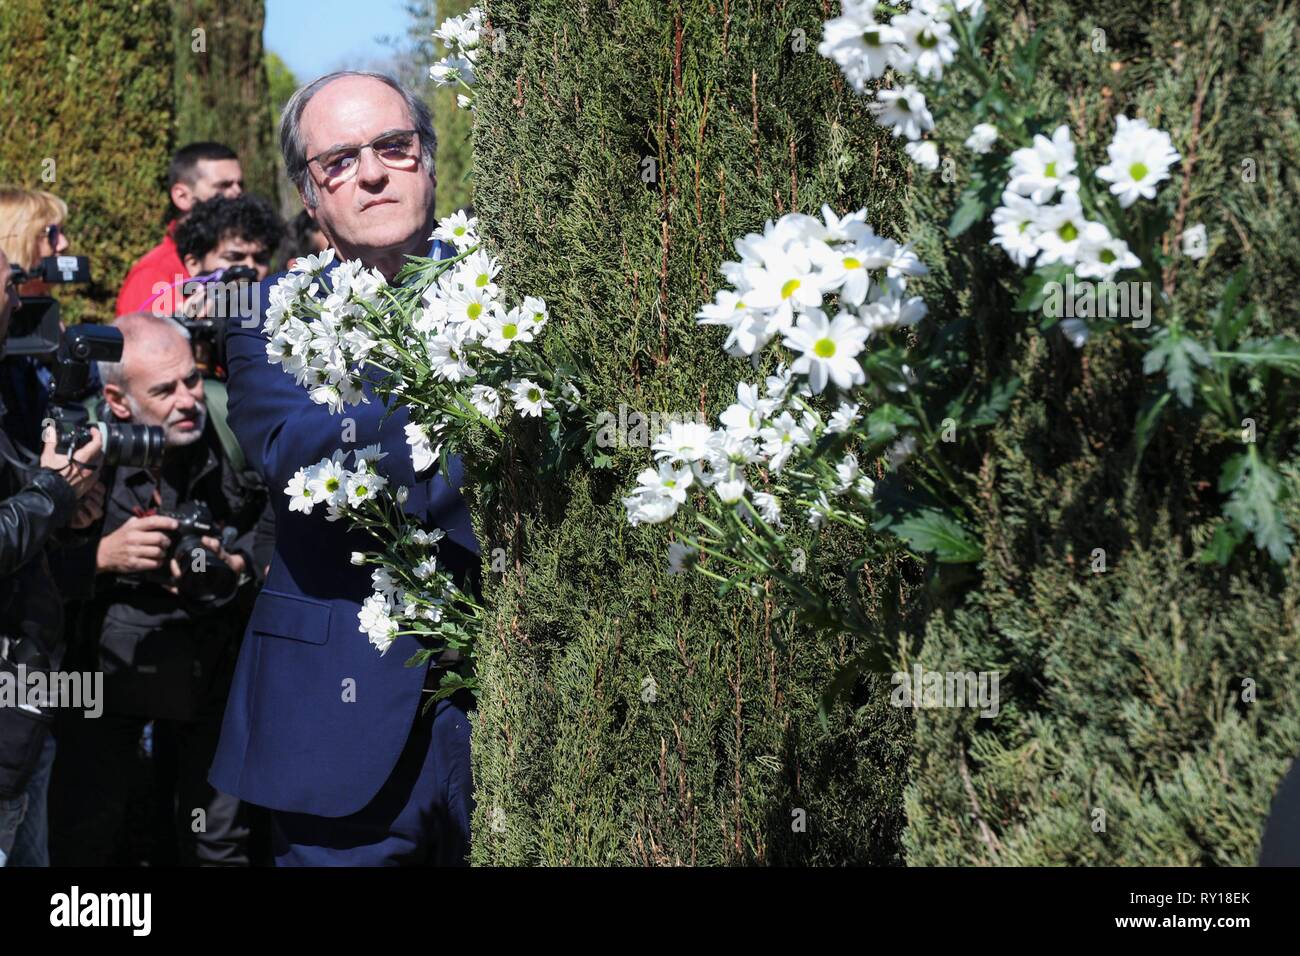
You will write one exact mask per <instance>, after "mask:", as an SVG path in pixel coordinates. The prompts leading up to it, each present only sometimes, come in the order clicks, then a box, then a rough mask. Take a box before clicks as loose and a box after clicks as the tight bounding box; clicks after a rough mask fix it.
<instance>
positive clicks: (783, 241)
mask: <svg viewBox="0 0 1300 956" xmlns="http://www.w3.org/2000/svg"><path fill="white" fill-rule="evenodd" d="M735 248H736V252H737V253H738V254H739V255H740V260H739V261H737V262H726V263H723V265H722V274H723V276H725V277H726V279H727V280H728V281H729V282H730V283H731V288H724V289H721V290H719V291H718V293H717V296H716V298H715V299H714V301H713V302H712V303H711V304H709V305H706V306H704V307H703V308H702V309H701V310H700V312H699V313H698V316H697V317H698V320H699V322H700V324H701V325H723V326H726V327H727V328H728V330H729V332H728V335H727V340H726V342H725V344H724V348H725V349H726V350H727V353H728V354H730V355H748V356H751V357H753V358H755V359H757V356H758V353H759V352H761V351H762V350H763V349H764V348H765V347H766V346H767V344H768V343H769V342H771V341H772V340H773V339H774V338H776V337H777V336H778V335H780V336H782V344H784V345H785V346H786V347H787V348H789V349H791V350H792V351H793V352H794V353H796V355H797V358H796V359H795V361H794V364H793V367H792V371H794V372H796V373H798V374H803V375H807V376H808V381H809V384H810V386H811V388H812V391H813V393H814V394H817V393H820V392H821V391H822V390H823V389H824V388H825V387H826V384H827V382H833V383H834V384H835V385H836V387H837V388H840V389H847V388H851V387H852V386H854V385H857V384H861V382H862V381H863V373H862V368H861V366H860V365H859V364H858V361H857V355H858V353H859V352H861V351H862V349H863V348H864V347H865V345H866V341H867V339H868V338H869V337H870V336H872V335H873V334H875V333H877V332H880V331H882V330H884V329H890V328H895V327H897V326H905V325H913V324H915V323H916V322H917V321H919V320H920V319H921V318H922V317H923V316H924V315H925V303H924V302H922V301H921V299H919V298H917V297H915V296H911V297H909V296H908V295H907V294H906V292H907V278H908V277H909V276H914V275H924V274H925V272H926V268H925V265H924V264H923V263H922V262H921V261H920V260H919V259H918V258H917V257H916V253H914V252H913V251H912V249H911V247H910V246H909V245H908V244H906V243H904V244H899V243H897V242H895V241H894V240H892V239H888V238H886V237H883V236H878V235H876V233H875V230H873V229H872V228H871V226H869V225H868V224H867V222H866V210H865V209H859V210H858V211H857V212H854V213H850V214H848V215H846V216H844V217H839V216H836V215H835V213H834V212H833V211H832V210H831V209H830V207H829V206H823V207H822V218H821V219H817V218H815V217H813V216H807V215H803V214H802V213H790V214H788V215H785V216H782V217H781V218H780V219H779V220H778V221H777V222H775V223H773V222H772V221H771V220H769V221H768V222H767V225H766V227H765V228H764V230H763V232H762V234H761V235H760V234H758V233H750V234H749V235H747V236H745V237H743V238H741V239H737V240H736V242H735ZM831 297H833V299H834V302H833V304H832V303H831V302H830V301H828V300H829V299H830V298H831ZM832 316H833V317H832Z"/></svg>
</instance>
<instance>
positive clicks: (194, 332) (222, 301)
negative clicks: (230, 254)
mask: <svg viewBox="0 0 1300 956" xmlns="http://www.w3.org/2000/svg"><path fill="white" fill-rule="evenodd" d="M250 283H251V285H250ZM256 284H257V272H256V271H254V270H253V269H250V268H249V267H248V266H232V267H230V268H229V269H221V270H219V271H217V272H213V273H212V274H210V275H206V276H196V277H195V278H193V279H189V280H187V281H186V283H185V284H184V286H183V287H182V288H183V293H184V300H185V301H188V300H189V298H190V297H191V296H193V295H194V294H195V293H197V292H198V291H200V289H202V290H203V291H204V292H205V293H206V294H205V296H204V308H203V309H202V311H201V314H199V315H196V316H187V315H177V316H176V321H178V322H180V323H181V325H183V326H185V328H186V329H188V330H189V333H190V347H191V349H192V350H193V352H194V364H195V365H197V366H198V367H199V371H200V372H202V373H203V375H204V377H205V378H217V379H222V380H224V379H225V377H226V327H227V325H228V324H229V322H230V320H231V319H235V320H239V321H242V320H244V319H247V318H252V317H254V316H255V315H256V306H255V304H254V303H253V301H252V296H251V290H252V288H253V287H254V286H255V285H256Z"/></svg>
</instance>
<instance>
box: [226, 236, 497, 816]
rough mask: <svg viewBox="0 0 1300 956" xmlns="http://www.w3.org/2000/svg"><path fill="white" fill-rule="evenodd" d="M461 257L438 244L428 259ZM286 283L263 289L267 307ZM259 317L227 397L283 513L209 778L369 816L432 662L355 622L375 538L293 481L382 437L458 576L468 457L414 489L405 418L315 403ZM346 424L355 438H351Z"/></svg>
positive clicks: (242, 333) (235, 326)
mask: <svg viewBox="0 0 1300 956" xmlns="http://www.w3.org/2000/svg"><path fill="white" fill-rule="evenodd" d="M453 254H454V253H453V252H452V251H451V249H450V248H449V247H447V246H445V245H444V244H442V243H441V242H439V243H435V244H434V249H433V251H431V252H430V255H431V256H436V257H438V258H448V257H449V256H451V255H453ZM278 278H279V277H278V276H275V277H272V278H271V279H268V280H267V281H266V282H265V283H263V285H262V288H261V290H260V291H261V293H262V296H261V298H260V300H259V301H260V302H261V303H262V306H263V308H264V306H265V303H266V302H267V293H268V292H269V290H270V288H271V287H272V285H273V284H274V283H275V281H276V279H278ZM265 318H266V317H265V312H264V311H263V314H262V315H261V316H260V321H259V323H258V327H257V328H242V327H240V326H241V323H239V322H238V321H237V320H232V321H231V322H230V328H229V333H228V339H227V365H228V367H229V374H230V378H229V388H228V391H229V396H230V405H229V407H230V424H231V427H232V428H233V429H234V432H235V435H236V436H237V437H238V439H239V443H240V445H241V446H242V447H243V449H244V452H245V454H246V455H247V456H248V460H249V462H250V463H251V464H252V465H253V466H254V467H255V468H256V469H257V470H258V471H259V472H260V473H261V474H262V476H263V477H264V478H265V479H266V483H267V485H268V487H269V490H270V495H271V501H272V503H273V505H274V507H275V519H276V527H275V555H274V558H273V559H272V561H271V571H270V575H269V576H268V578H267V581H266V586H265V588H264V589H263V590H262V592H261V594H260V595H259V597H258V599H257V604H256V606H255V608H254V610H253V615H252V618H251V619H250V621H249V624H248V629H247V631H246V633H245V635H244V643H243V646H242V648H241V649H240V654H239V663H238V666H237V668H236V673H235V678H234V684H233V686H232V688H231V691H230V698H229V700H228V702H227V704H226V712H225V718H224V722H223V724H222V728H221V741H220V743H219V745H218V747H217V753H216V757H215V758H214V760H213V764H212V769H211V772H210V774H209V780H210V781H211V783H212V785H213V786H214V787H216V788H217V789H219V790H221V791H223V792H225V793H229V794H233V795H235V796H238V797H240V798H241V799H244V800H247V801H249V802H250V803H255V804H258V805H260V806H265V807H270V808H272V809H274V810H283V811H292V812H299V813H309V814H313V815H316V816H324V817H340V816H346V815H348V814H351V813H354V812H356V811H358V810H360V809H361V808H363V807H364V806H365V805H366V804H367V803H368V802H369V801H370V800H371V798H372V797H374V796H375V794H376V793H378V791H379V789H380V787H382V786H383V784H384V781H385V780H386V779H387V778H388V776H389V775H390V773H391V772H392V770H393V767H394V766H395V765H396V763H397V759H398V757H399V755H400V754H401V752H402V747H403V745H404V744H405V743H406V740H407V737H408V735H409V734H410V732H411V727H412V725H413V722H414V720H415V716H416V713H417V709H418V708H419V706H420V704H421V699H422V695H421V688H422V687H423V685H424V679H425V674H426V671H427V670H428V666H427V665H423V666H420V667H415V668H408V667H405V666H404V663H405V661H406V659H407V658H408V657H409V656H410V655H411V653H412V652H414V651H415V650H416V649H417V645H416V644H415V643H414V640H413V639H412V638H409V637H399V638H397V640H396V642H395V643H394V644H393V646H392V647H391V648H390V649H389V650H388V652H387V653H386V654H384V655H382V656H381V655H380V653H379V651H378V650H377V649H376V648H375V646H374V645H372V644H371V643H370V641H369V639H368V638H367V637H366V635H365V633H364V632H363V631H361V630H360V629H359V627H358V622H357V611H358V610H359V609H360V607H361V602H362V601H363V600H364V599H365V598H366V597H367V596H369V594H370V593H371V586H370V571H371V569H370V568H369V567H355V566H353V565H352V564H351V563H350V561H349V557H350V555H351V552H352V551H365V550H373V549H374V548H375V546H376V544H377V542H376V541H375V540H374V539H373V538H371V537H370V536H369V535H367V534H365V533H364V532H360V531H352V530H349V529H348V526H347V522H346V521H342V520H340V521H337V522H329V521H326V520H325V516H324V514H323V513H322V511H321V509H319V508H318V509H316V511H314V512H313V513H312V514H310V515H304V514H302V513H301V512H290V511H289V508H288V504H289V498H288V496H286V495H285V494H284V488H285V486H286V485H287V484H288V482H289V479H290V478H291V477H292V476H293V474H294V472H295V471H297V470H298V469H299V468H302V467H305V466H307V465H311V464H314V463H315V462H317V461H319V460H320V459H321V458H325V457H327V456H329V455H330V454H331V453H332V452H333V451H334V450H335V449H336V448H340V447H342V448H344V449H354V448H361V447H363V446H365V445H368V444H372V443H375V442H379V443H380V444H382V446H383V450H384V451H386V452H387V453H388V457H386V458H384V459H382V460H381V461H380V462H379V465H378V467H379V470H380V471H381V472H382V473H383V474H384V475H385V476H386V477H387V478H388V479H389V482H390V486H391V487H396V486H398V485H407V486H409V487H410V488H411V494H410V498H409V499H408V501H407V503H406V508H405V510H406V512H407V513H408V514H411V515H413V516H415V517H416V518H418V519H419V520H420V521H421V522H422V523H423V524H424V525H425V526H426V527H429V526H436V527H439V528H442V529H443V530H445V531H446V532H447V537H446V538H445V539H443V541H442V542H441V544H440V551H439V555H440V563H442V564H443V565H444V566H446V567H449V568H450V569H451V570H453V571H463V570H464V569H466V568H468V567H469V566H470V565H471V564H476V563H477V561H478V558H477V555H478V544H477V542H476V541H475V540H474V533H473V531H472V529H471V527H470V518H469V511H468V509H467V508H466V507H465V503H464V499H463V498H462V497H461V494H460V484H461V479H462V469H461V464H460V461H459V460H457V459H452V460H451V461H450V468H449V474H447V475H446V476H443V475H441V474H436V473H435V474H434V475H433V477H430V478H427V479H426V480H423V481H419V482H417V481H416V480H415V475H414V471H413V466H412V463H411V454H410V447H409V446H408V445H407V443H406V436H405V433H404V428H405V426H406V424H407V422H408V420H409V419H408V417H407V414H406V412H405V410H401V409H399V410H398V411H395V412H394V413H393V414H392V415H390V416H389V417H388V418H387V419H386V420H385V419H384V405H383V403H382V402H381V401H380V400H379V399H378V398H377V397H375V396H373V395H372V396H371V401H370V403H369V404H363V405H359V406H350V407H347V408H345V409H344V410H343V411H342V413H341V414H337V415H336V414H333V413H331V412H330V410H329V409H328V408H327V407H326V406H324V405H316V404H314V403H313V402H312V401H311V399H310V398H309V397H308V395H307V391H306V389H304V388H302V387H301V386H299V385H297V384H295V383H294V380H293V378H292V377H291V376H289V375H287V374H286V373H285V372H284V370H283V369H282V368H280V367H279V366H277V365H271V364H270V363H269V362H268V361H267V357H266V341H267V340H266V337H265V336H264V335H263V334H262V329H261V324H262V322H265ZM349 418H351V419H352V420H353V421H354V422H355V440H354V441H353V442H349V443H347V444H345V443H344V442H343V441H342V438H343V430H344V427H345V424H346V420H347V419H349ZM348 463H349V464H350V463H351V462H350V460H349V462H348ZM349 681H351V682H352V683H351V684H349V683H348V682H349ZM350 689H351V692H349V691H350ZM353 698H354V699H353Z"/></svg>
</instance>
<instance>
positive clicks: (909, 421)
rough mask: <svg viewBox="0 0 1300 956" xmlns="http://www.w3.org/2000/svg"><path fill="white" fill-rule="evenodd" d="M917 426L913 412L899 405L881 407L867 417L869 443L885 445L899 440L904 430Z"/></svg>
mask: <svg viewBox="0 0 1300 956" xmlns="http://www.w3.org/2000/svg"><path fill="white" fill-rule="evenodd" d="M915 424H916V419H915V418H914V417H913V416H912V414H911V412H908V411H905V410H904V409H901V408H899V407H898V406H897V405H879V406H877V407H876V408H873V409H872V410H871V413H870V414H869V415H867V436H866V437H867V442H868V443H869V444H871V445H873V446H875V445H883V444H885V443H886V442H890V441H893V440H894V439H895V438H897V437H898V435H899V433H900V432H901V431H902V429H904V428H906V427H908V426H909V425H915Z"/></svg>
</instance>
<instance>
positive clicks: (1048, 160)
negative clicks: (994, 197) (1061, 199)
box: [1007, 123, 1079, 205]
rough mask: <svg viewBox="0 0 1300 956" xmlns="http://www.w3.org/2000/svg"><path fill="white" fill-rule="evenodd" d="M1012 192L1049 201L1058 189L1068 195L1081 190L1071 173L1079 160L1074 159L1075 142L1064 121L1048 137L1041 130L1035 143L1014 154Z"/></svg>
mask: <svg viewBox="0 0 1300 956" xmlns="http://www.w3.org/2000/svg"><path fill="white" fill-rule="evenodd" d="M1011 162H1012V164H1013V165H1012V168H1011V181H1010V182H1009V183H1008V184H1007V185H1008V188H1009V189H1010V190H1011V191H1012V192H1016V193H1019V194H1020V195H1022V196H1028V197H1029V198H1030V199H1032V200H1033V201H1034V202H1036V203H1039V204H1040V205H1041V204H1042V203H1045V202H1047V201H1048V200H1049V199H1051V198H1052V194H1053V193H1055V192H1056V191H1057V190H1058V189H1059V190H1061V192H1062V193H1065V194H1067V195H1069V194H1071V193H1076V192H1078V191H1079V177H1078V176H1074V175H1072V174H1073V172H1074V170H1075V167H1077V166H1078V163H1076V162H1075V159H1074V142H1073V141H1072V140H1071V139H1070V130H1069V128H1068V127H1066V125H1065V124H1064V123H1062V124H1061V125H1060V126H1058V127H1056V129H1055V130H1054V131H1053V132H1052V138H1051V139H1048V138H1047V137H1046V136H1044V135H1043V134H1042V133H1039V134H1037V135H1036V136H1035V137H1034V145H1033V146H1027V147H1025V148H1024V149H1018V150H1016V151H1015V152H1014V153H1012V154H1011Z"/></svg>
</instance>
